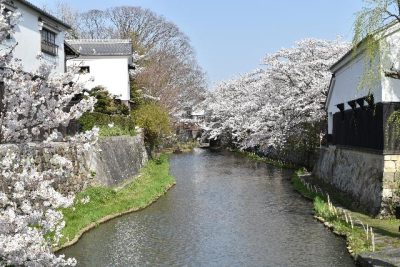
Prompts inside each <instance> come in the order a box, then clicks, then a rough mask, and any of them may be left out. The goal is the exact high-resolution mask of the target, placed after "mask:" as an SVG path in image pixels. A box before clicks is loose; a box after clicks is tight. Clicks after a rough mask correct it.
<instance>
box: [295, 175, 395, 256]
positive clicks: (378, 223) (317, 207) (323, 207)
mask: <svg viewBox="0 0 400 267" xmlns="http://www.w3.org/2000/svg"><path fill="white" fill-rule="evenodd" d="M302 174H303V172H302V171H297V172H296V173H295V175H294V176H293V179H292V185H293V187H294V189H295V190H297V191H298V192H299V193H300V194H302V195H303V196H304V197H306V198H308V199H310V200H312V201H313V202H314V211H315V215H316V216H317V217H318V218H319V219H320V220H321V219H322V221H324V222H325V224H326V225H327V226H328V227H329V228H331V229H332V230H333V231H334V232H335V233H336V234H339V235H342V236H346V239H347V242H348V245H349V247H351V252H352V254H354V255H357V254H360V253H362V252H366V251H371V250H372V240H371V238H370V237H369V238H368V239H367V235H366V232H365V231H364V227H363V226H362V225H361V223H360V221H361V222H362V224H363V225H364V226H365V227H366V226H367V225H368V226H369V227H372V228H373V231H374V233H378V234H379V235H381V236H382V238H381V242H375V243H376V244H375V249H376V250H380V249H382V248H384V247H388V246H390V247H400V240H399V238H398V237H400V234H399V232H398V227H399V225H400V220H395V219H377V218H372V217H370V216H368V215H365V214H362V213H360V212H354V211H349V210H346V211H344V210H343V209H341V208H337V207H334V206H333V204H332V203H330V199H327V197H326V195H322V194H321V193H316V192H314V191H312V190H309V188H308V187H307V186H306V185H305V184H304V183H303V182H302V181H301V180H300V175H302ZM329 196H330V197H332V196H331V195H329ZM332 198H333V199H332V200H333V201H334V202H336V199H335V197H334V196H333V197H332ZM339 202H347V200H346V199H344V198H343V197H342V196H341V199H339ZM344 212H345V213H346V216H347V217H348V221H346V219H345V218H346V216H345V215H344ZM350 217H351V221H353V225H354V227H352V224H351V222H350Z"/></svg>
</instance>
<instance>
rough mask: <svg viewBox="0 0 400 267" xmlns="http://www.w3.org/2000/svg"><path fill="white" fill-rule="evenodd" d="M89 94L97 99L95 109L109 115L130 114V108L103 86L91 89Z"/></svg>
mask: <svg viewBox="0 0 400 267" xmlns="http://www.w3.org/2000/svg"><path fill="white" fill-rule="evenodd" d="M89 94H90V95H91V96H93V97H95V98H96V99H97V102H96V104H95V106H94V111H95V112H99V113H104V114H108V115H129V108H128V107H127V106H126V105H124V104H122V103H120V101H119V100H117V99H115V97H114V96H112V95H110V93H108V91H107V90H106V89H105V88H104V87H101V86H98V87H95V88H93V89H92V90H90V92H89Z"/></svg>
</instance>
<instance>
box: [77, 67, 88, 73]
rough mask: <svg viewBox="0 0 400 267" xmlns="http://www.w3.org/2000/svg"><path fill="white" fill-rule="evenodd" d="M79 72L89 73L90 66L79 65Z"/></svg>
mask: <svg viewBox="0 0 400 267" xmlns="http://www.w3.org/2000/svg"><path fill="white" fill-rule="evenodd" d="M79 73H83V74H85V73H90V67H89V66H82V67H79Z"/></svg>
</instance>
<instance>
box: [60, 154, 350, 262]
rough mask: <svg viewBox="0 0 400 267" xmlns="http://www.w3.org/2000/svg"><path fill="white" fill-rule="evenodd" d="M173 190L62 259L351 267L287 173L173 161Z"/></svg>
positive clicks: (240, 163) (216, 161) (225, 162)
mask: <svg viewBox="0 0 400 267" xmlns="http://www.w3.org/2000/svg"><path fill="white" fill-rule="evenodd" d="M171 174H172V175H173V176H174V177H176V179H177V184H178V186H176V187H174V188H172V190H171V191H170V192H169V193H168V194H166V195H165V196H163V197H161V198H160V200H159V201H157V202H156V203H154V204H153V205H151V206H150V207H148V208H146V209H144V210H142V211H140V212H135V213H131V214H128V215H125V216H122V217H119V218H118V219H115V220H111V221H109V222H107V223H105V224H102V225H100V226H99V227H97V228H95V229H93V231H90V232H88V233H87V234H85V235H83V237H82V238H81V240H80V241H79V242H78V243H76V244H75V245H74V246H71V247H69V248H67V249H65V250H63V251H61V252H60V253H63V254H64V253H65V254H66V256H69V257H71V256H72V257H76V258H77V260H78V266H160V265H163V266H185V265H192V266H245V265H247V266H311V267H312V266H354V263H353V261H352V259H351V257H350V256H349V255H348V253H347V251H346V249H345V242H344V240H343V239H342V238H339V237H336V236H334V235H332V234H331V233H330V232H329V231H326V230H325V228H324V227H323V226H322V225H321V224H319V223H317V222H315V221H314V219H313V218H312V216H310V209H311V208H312V205H311V203H309V202H308V201H306V200H304V199H303V198H302V197H301V196H300V195H299V194H297V193H296V192H294V190H293V189H292V188H291V186H290V179H291V177H292V175H293V171H291V170H284V169H280V168H276V167H273V166H270V165H268V164H265V163H263V162H255V161H252V160H249V159H245V158H243V157H240V156H238V155H235V154H233V153H229V152H226V151H223V152H217V153H211V152H209V151H204V150H199V149H195V150H194V151H193V152H192V153H187V154H180V155H171Z"/></svg>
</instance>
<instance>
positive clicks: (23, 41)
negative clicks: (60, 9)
mask: <svg viewBox="0 0 400 267" xmlns="http://www.w3.org/2000/svg"><path fill="white" fill-rule="evenodd" d="M4 4H5V7H6V11H11V12H19V13H20V14H21V15H22V18H21V21H20V22H19V23H18V25H17V26H16V27H15V29H14V30H15V34H14V35H13V36H12V38H13V39H15V40H12V39H11V38H10V42H9V44H13V43H14V42H17V46H16V48H15V50H14V57H15V58H17V59H20V60H21V63H22V65H23V68H24V70H26V71H29V72H31V71H35V70H37V69H38V67H39V66H40V64H43V63H46V64H51V65H55V70H56V71H58V72H64V71H65V53H66V50H67V53H68V52H72V50H70V49H68V48H67V47H65V45H64V38H65V32H66V31H67V30H68V29H70V26H69V25H67V24H65V23H64V22H62V21H61V20H59V19H57V18H56V17H54V16H53V15H51V14H49V13H47V12H45V11H44V10H42V9H40V8H38V7H36V6H35V5H33V4H31V3H30V2H28V1H25V0H12V1H11V0H7V1H5V3H4ZM39 55H42V58H43V60H42V62H41V61H40V60H39V59H38V56H39Z"/></svg>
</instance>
